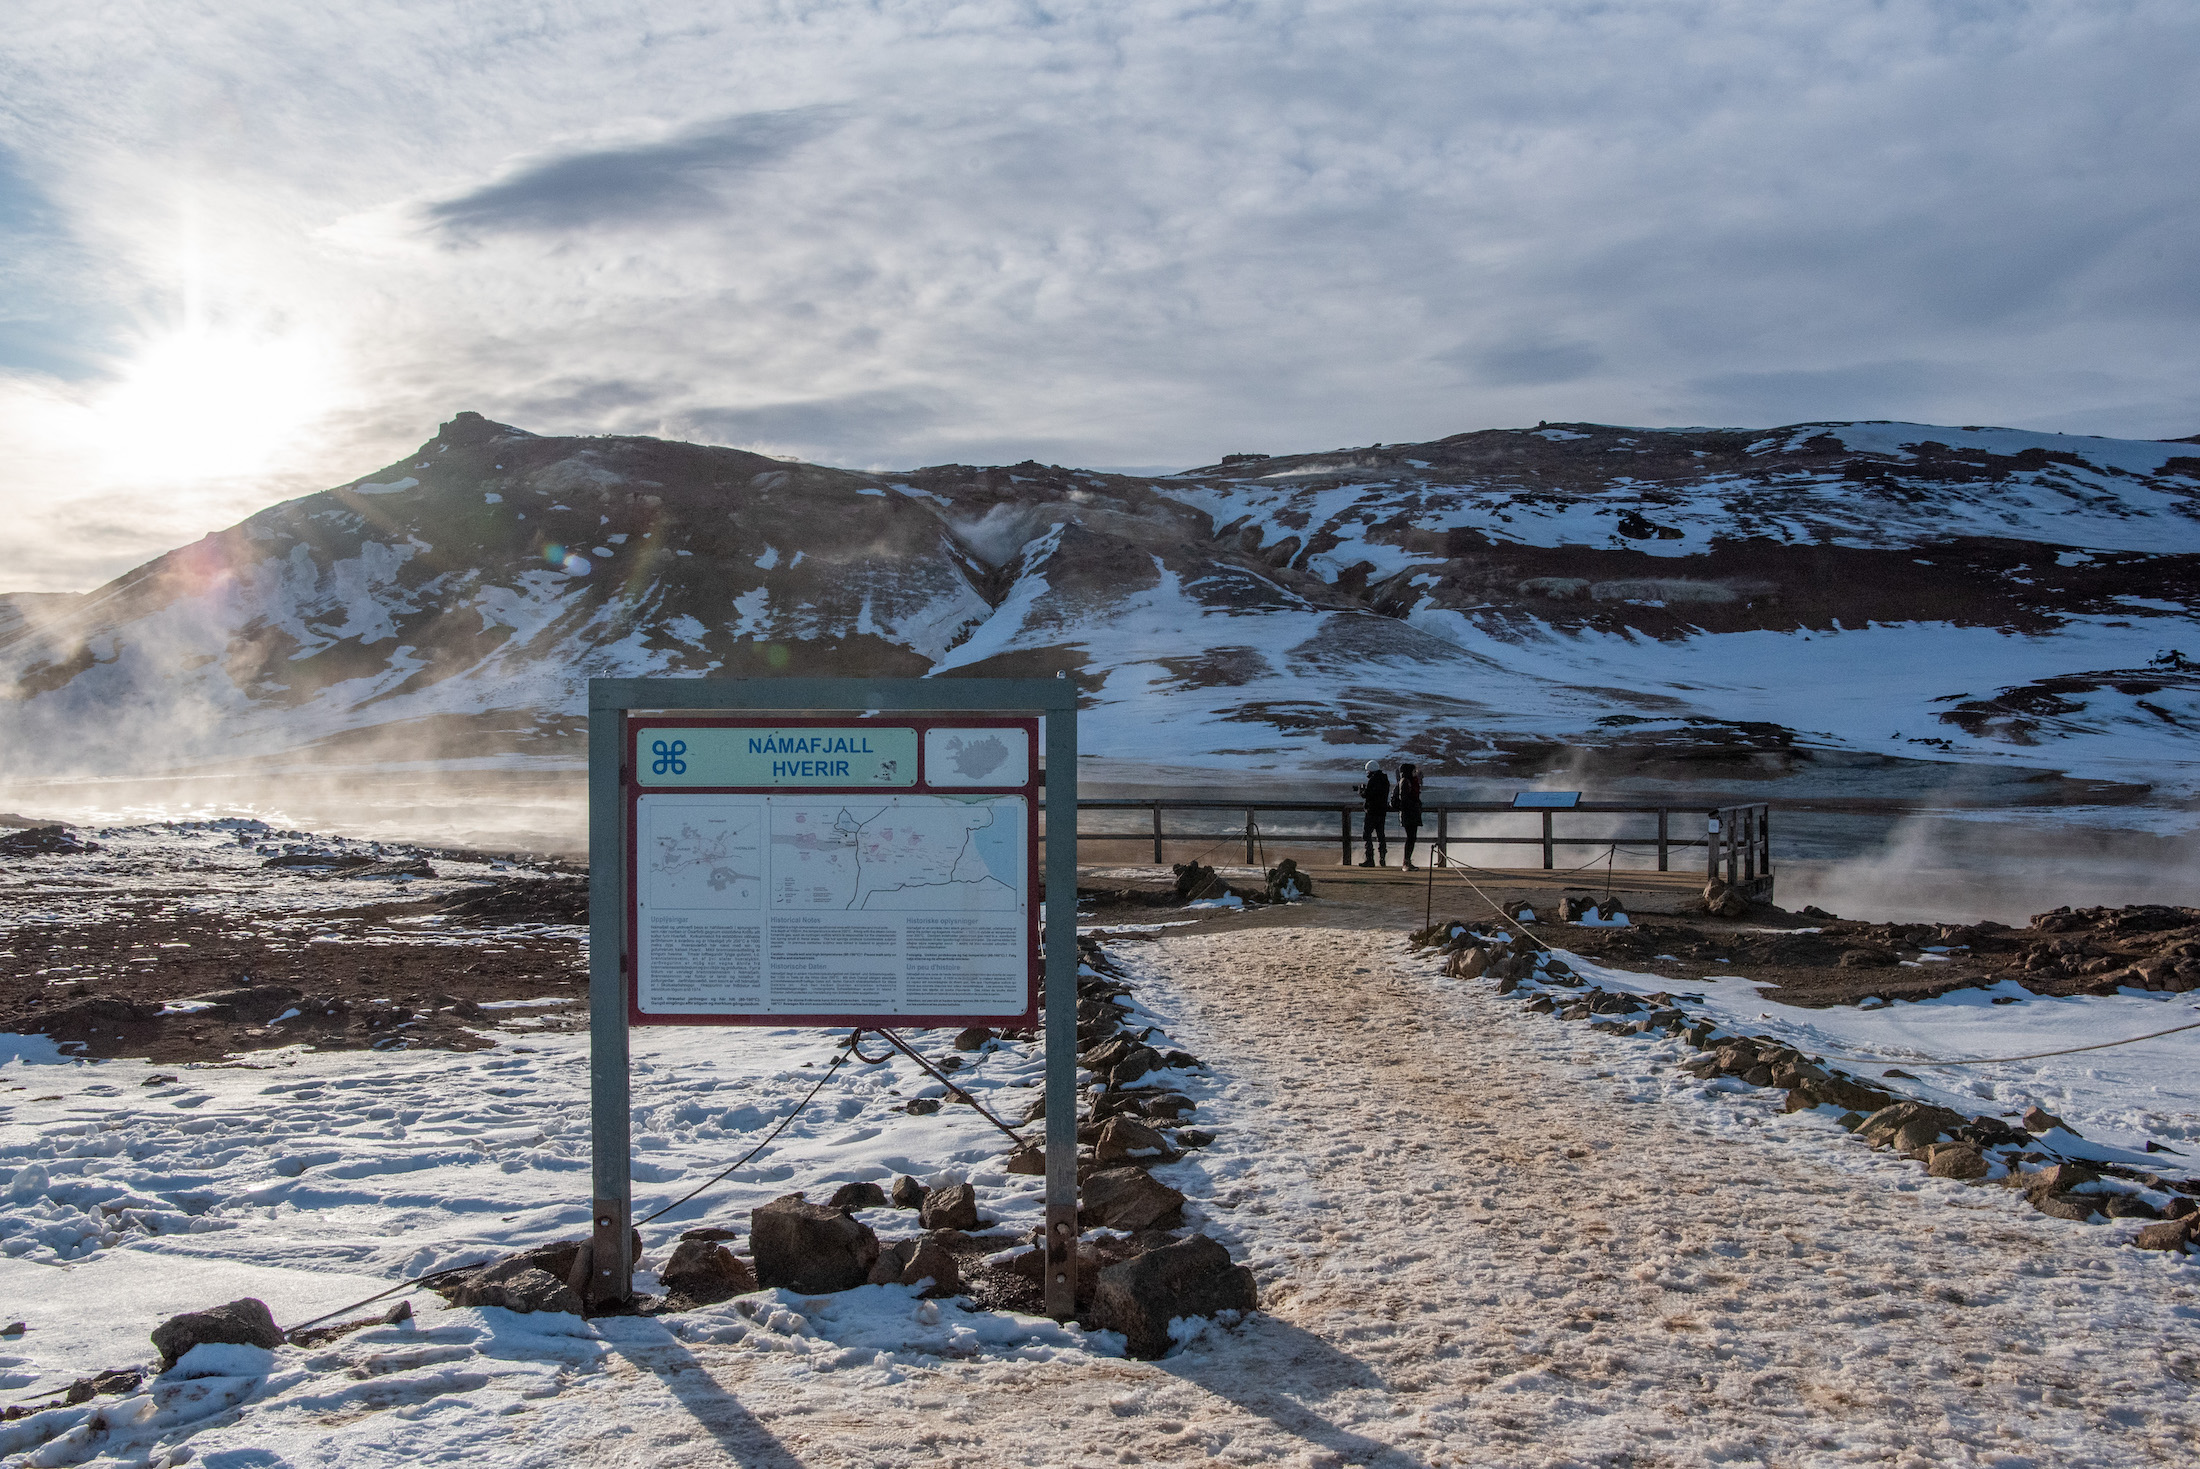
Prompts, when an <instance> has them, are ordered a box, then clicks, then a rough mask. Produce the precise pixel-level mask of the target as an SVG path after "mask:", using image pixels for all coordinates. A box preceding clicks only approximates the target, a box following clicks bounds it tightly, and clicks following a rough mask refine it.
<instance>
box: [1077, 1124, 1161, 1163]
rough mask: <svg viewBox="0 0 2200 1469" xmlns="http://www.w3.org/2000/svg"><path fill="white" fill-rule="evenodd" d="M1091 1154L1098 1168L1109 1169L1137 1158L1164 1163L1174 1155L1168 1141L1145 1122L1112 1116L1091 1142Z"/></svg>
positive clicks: (1134, 1160)
mask: <svg viewBox="0 0 2200 1469" xmlns="http://www.w3.org/2000/svg"><path fill="white" fill-rule="evenodd" d="M1093 1156H1094V1157H1096V1158H1097V1159H1098V1160H1099V1162H1100V1166H1101V1167H1103V1168H1112V1167H1114V1166H1116V1165H1117V1164H1120V1163H1131V1162H1137V1161H1140V1160H1144V1161H1146V1162H1149V1163H1158V1162H1166V1161H1168V1160H1169V1159H1171V1158H1173V1157H1175V1153H1174V1152H1172V1151H1171V1149H1170V1147H1169V1140H1168V1139H1167V1138H1165V1137H1163V1136H1162V1135H1161V1134H1160V1133H1158V1132H1156V1131H1154V1130H1153V1129H1152V1128H1150V1127H1148V1126H1147V1125H1146V1124H1145V1123H1143V1122H1140V1121H1138V1120H1137V1119H1135V1118H1131V1117H1123V1116H1116V1117H1110V1118H1109V1119H1108V1120H1107V1121H1106V1122H1105V1123H1103V1124H1102V1125H1101V1127H1100V1136H1099V1137H1098V1138H1097V1139H1096V1140H1095V1141H1094V1143H1093Z"/></svg>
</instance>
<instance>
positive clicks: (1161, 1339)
mask: <svg viewBox="0 0 2200 1469" xmlns="http://www.w3.org/2000/svg"><path fill="white" fill-rule="evenodd" d="M1259 1307H1260V1292H1259V1289H1258V1288H1257V1287H1256V1286H1255V1285H1254V1283H1253V1272H1252V1271H1250V1270H1248V1269H1246V1268H1245V1267H1244V1266H1243V1265H1237V1264H1233V1263H1232V1262H1231V1260H1230V1252H1229V1250H1227V1249H1225V1248H1224V1247H1223V1246H1222V1245H1221V1244H1220V1243H1219V1242H1217V1241H1215V1240H1211V1239H1209V1238H1208V1237H1207V1236H1205V1235H1203V1234H1195V1235H1193V1236H1192V1237H1191V1238H1190V1239H1186V1240H1179V1241H1178V1242H1177V1243H1175V1244H1171V1245H1164V1246H1162V1247H1161V1248H1159V1249H1153V1250H1148V1251H1146V1252H1145V1253H1144V1254H1140V1255H1134V1256H1132V1257H1131V1258H1130V1259H1128V1260H1125V1261H1123V1262H1122V1263H1120V1264H1117V1265H1110V1266H1108V1267H1107V1268H1106V1269H1104V1270H1102V1271H1101V1272H1100V1278H1099V1280H1098V1281H1097V1282H1096V1283H1095V1285H1094V1288H1093V1294H1092V1312H1091V1319H1092V1323H1093V1324H1094V1325H1095V1326H1099V1327H1102V1328H1105V1329H1106V1330H1109V1331H1120V1332H1122V1333H1123V1336H1124V1338H1125V1339H1126V1340H1127V1341H1128V1343H1129V1350H1130V1355H1131V1356H1133V1357H1138V1358H1144V1359H1147V1360H1151V1359H1152V1358H1155V1357H1158V1356H1160V1355H1162V1354H1163V1353H1164V1352H1166V1351H1168V1349H1169V1344H1170V1343H1169V1323H1170V1322H1171V1321H1175V1320H1180V1319H1185V1318H1190V1317H1198V1316H1212V1315H1214V1314H1215V1313H1216V1312H1218V1311H1253V1310H1258V1309H1259Z"/></svg>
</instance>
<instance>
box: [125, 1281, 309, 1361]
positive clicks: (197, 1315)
mask: <svg viewBox="0 0 2200 1469" xmlns="http://www.w3.org/2000/svg"><path fill="white" fill-rule="evenodd" d="M207 1342H227V1343H230V1344H232V1345H236V1346H247V1347H266V1348H268V1349H269V1350H270V1351H272V1350H274V1349H275V1348H276V1347H279V1346H281V1345H282V1344H283V1333H282V1328H280V1327H278V1326H277V1325H276V1324H275V1317H274V1314H273V1313H272V1312H270V1311H269V1310H268V1309H267V1302H265V1301H263V1300H260V1299H258V1298H257V1297H254V1296H246V1297H244V1298H243V1299H241V1300H235V1301H231V1302H230V1303H229V1304H228V1305H226V1306H215V1307H213V1308H212V1309H211V1310H206V1311H186V1312H184V1313H183V1314H182V1315H181V1316H171V1317H169V1318H168V1319H167V1320H166V1321H163V1322H162V1323H161V1324H160V1325H158V1326H156V1327H154V1328H153V1346H154V1347H155V1348H156V1349H157V1350H158V1351H159V1352H160V1365H161V1370H162V1371H164V1372H165V1371H166V1370H167V1369H168V1368H170V1367H173V1366H175V1365H176V1360H177V1359H178V1358H179V1357H181V1356H182V1355H183V1354H184V1353H185V1352H188V1351H190V1350H191V1349H192V1348H193V1347H196V1346H203V1345H204V1344H205V1343H207Z"/></svg>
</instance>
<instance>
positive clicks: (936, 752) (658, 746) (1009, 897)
mask: <svg viewBox="0 0 2200 1469" xmlns="http://www.w3.org/2000/svg"><path fill="white" fill-rule="evenodd" d="M1077 704H1078V693H1077V686H1076V685H1075V684H1074V683H1072V682H1071V681H1070V680H1069V679H1068V678H1066V677H1061V676H1057V677H1054V678H1032V679H994V678H937V679H934V678H901V679H837V678H806V677H804V678H764V679H693V678H677V679H673V678H665V679H657V678H651V679H606V678H599V679H590V680H589V683H588V852H589V881H588V933H589V961H588V1000H589V1003H588V1032H589V1136H590V1146H589V1152H590V1162H589V1172H590V1182H591V1185H592V1187H591V1192H590V1199H589V1203H590V1214H591V1227H590V1231H589V1239H588V1243H587V1244H586V1246H584V1251H585V1257H586V1262H587V1263H586V1266H585V1271H584V1273H585V1274H586V1276H587V1281H588V1288H587V1290H586V1292H584V1294H585V1296H586V1298H587V1300H588V1301H589V1302H590V1303H591V1304H592V1305H595V1306H598V1307H603V1306H606V1305H609V1304H610V1303H614V1302H619V1301H625V1300H628V1299H629V1298H630V1297H631V1296H632V1295H633V1285H634V1242H635V1238H636V1236H635V1235H634V1232H633V1229H632V1221H633V1216H634V1172H633V1162H634V1156H633V1095H632V1089H631V1085H630V1082H631V1077H630V1076H629V1074H628V1065H629V1061H630V1060H631V1056H630V1051H629V1046H630V1041H631V1035H630V1027H632V1026H634V1025H775V1026H801V1025H814V1026H833V1027H839V1026H849V1027H855V1028H859V1029H874V1028H875V1029H892V1028H900V1027H905V1026H906V1027H913V1028H914V1027H924V1026H945V1025H952V1026H958V1027H960V1026H967V1025H986V1026H995V1027H999V1028H1002V1029H1029V1028H1031V1027H1033V1026H1035V1025H1036V1024H1037V1022H1038V1020H1039V997H1040V991H1041V987H1042V981H1043V988H1044V992H1045V997H1046V1014H1045V1020H1046V1024H1045V1057H1046V1120H1045V1123H1044V1127H1045V1132H1046V1223H1045V1248H1046V1268H1045V1273H1044V1277H1043V1281H1042V1290H1043V1292H1044V1297H1045V1304H1046V1309H1047V1313H1048V1314H1049V1315H1052V1316H1056V1317H1061V1318H1065V1319H1066V1318H1068V1317H1070V1316H1072V1315H1074V1314H1075V1313H1076V1309H1077V1296H1078V1289H1077V1237H1078V1207H1077V1107H1076V1095H1077ZM794 711H801V712H794ZM828 711H837V712H828ZM1042 718H1043V720H1044V725H1043V732H1044V737H1045V741H1046V743H1045V746H1044V755H1045V758H1044V761H1043V762H1042V760H1041V746H1040V744H1039V739H1040V737H1041V733H1042V724H1041V720H1042ZM1042 786H1043V787H1044V794H1045V801H1046V808H1045V809H1046V821H1045V826H1046V831H1045V834H1044V838H1043V839H1044V841H1045V844H1046V845H1045V852H1046V860H1045V861H1044V862H1043V863H1042V862H1041V861H1040V860H1039V850H1040V849H1039V845H1038V844H1039V842H1040V841H1041V840H1042V838H1041V835H1040V833H1039V830H1038V828H1039V825H1040V816H1041V805H1040V799H1041V789H1042ZM1042 881H1043V882H1044V884H1045V886H1044V888H1043V889H1042V888H1041V887H1040V883H1041V882H1042ZM1042 896H1043V897H1044V900H1045V901H1044V904H1043V906H1042V902H1041V898H1042ZM1042 913H1043V915H1044V920H1045V924H1046V951H1045V952H1046V959H1045V964H1044V968H1043V971H1042V967H1041V965H1040V962H1039V938H1040V933H1039V923H1040V919H1041V915H1042Z"/></svg>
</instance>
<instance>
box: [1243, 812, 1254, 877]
mask: <svg viewBox="0 0 2200 1469" xmlns="http://www.w3.org/2000/svg"><path fill="white" fill-rule="evenodd" d="M1245 865H1246V866H1247V867H1251V866H1252V865H1253V813H1252V811H1251V810H1250V809H1248V810H1247V811H1246V813H1245Z"/></svg>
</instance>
